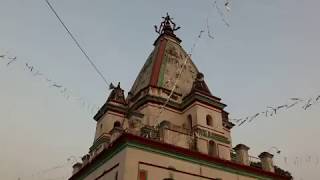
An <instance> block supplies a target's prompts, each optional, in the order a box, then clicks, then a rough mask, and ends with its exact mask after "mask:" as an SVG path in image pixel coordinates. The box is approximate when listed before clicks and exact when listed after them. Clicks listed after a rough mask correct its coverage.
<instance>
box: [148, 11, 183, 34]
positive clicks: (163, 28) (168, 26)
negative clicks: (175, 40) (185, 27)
mask: <svg viewBox="0 0 320 180" xmlns="http://www.w3.org/2000/svg"><path fill="white" fill-rule="evenodd" d="M162 19H163V21H162V22H161V23H160V26H159V28H158V26H157V25H154V28H155V31H156V32H157V33H158V34H160V35H161V34H168V35H174V31H176V30H178V29H180V26H178V27H176V23H174V22H173V21H172V20H173V18H171V17H170V15H169V13H167V16H166V17H162Z"/></svg>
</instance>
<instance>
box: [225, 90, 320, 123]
mask: <svg viewBox="0 0 320 180" xmlns="http://www.w3.org/2000/svg"><path fill="white" fill-rule="evenodd" d="M319 102H320V94H319V95H317V96H315V97H311V98H307V99H303V98H297V97H295V98H290V99H289V102H288V103H285V104H280V105H277V106H267V107H266V109H265V110H264V111H260V112H257V113H254V114H253V115H251V116H247V117H245V118H238V119H232V118H231V119H230V121H232V122H234V123H235V124H236V125H237V126H243V125H244V124H247V123H251V122H253V121H254V120H255V119H258V118H259V117H272V116H275V115H277V114H278V113H280V112H281V111H285V110H289V109H291V108H293V107H296V106H298V105H302V106H300V107H301V108H302V109H303V110H305V111H307V110H309V109H310V108H311V107H312V106H314V105H316V104H318V103H319Z"/></svg>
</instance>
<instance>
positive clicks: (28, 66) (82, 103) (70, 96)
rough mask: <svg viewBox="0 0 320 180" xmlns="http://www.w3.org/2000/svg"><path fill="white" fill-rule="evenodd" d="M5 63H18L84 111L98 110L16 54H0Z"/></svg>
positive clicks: (11, 64) (7, 65)
mask: <svg viewBox="0 0 320 180" xmlns="http://www.w3.org/2000/svg"><path fill="white" fill-rule="evenodd" d="M1 61H2V62H3V63H5V66H6V67H8V68H9V67H11V66H13V65H14V64H17V63H20V64H22V66H23V67H24V69H25V70H26V71H27V72H29V73H30V74H31V75H32V77H33V78H35V80H43V81H44V82H46V83H47V85H48V87H49V88H53V89H55V90H56V91H58V92H59V94H60V95H62V96H63V97H64V99H65V100H68V101H74V102H76V103H77V104H79V105H80V106H81V107H82V108H83V109H84V110H85V111H86V112H88V113H90V114H92V115H93V114H94V113H96V112H97V111H98V110H99V106H98V105H93V104H91V103H90V102H89V101H88V100H87V99H85V98H83V97H81V96H78V95H76V93H75V92H74V91H72V90H71V89H69V88H67V87H66V86H64V85H63V84H61V83H58V82H57V81H54V80H53V79H51V78H49V77H47V76H46V75H45V74H44V73H43V72H42V71H40V70H39V69H38V68H37V67H36V66H34V65H33V64H31V63H30V62H26V61H22V60H20V59H18V58H17V56H10V55H8V54H7V53H6V54H0V62H1Z"/></svg>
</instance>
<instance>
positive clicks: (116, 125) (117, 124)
mask: <svg viewBox="0 0 320 180" xmlns="http://www.w3.org/2000/svg"><path fill="white" fill-rule="evenodd" d="M120 126H121V123H120V122H119V121H116V122H114V123H113V128H115V127H120Z"/></svg>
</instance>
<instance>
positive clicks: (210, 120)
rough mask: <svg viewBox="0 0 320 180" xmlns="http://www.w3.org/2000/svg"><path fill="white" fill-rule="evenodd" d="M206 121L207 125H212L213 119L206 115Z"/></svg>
mask: <svg viewBox="0 0 320 180" xmlns="http://www.w3.org/2000/svg"><path fill="white" fill-rule="evenodd" d="M206 121H207V125H208V126H212V127H213V120H212V117H211V116H210V115H207V116H206Z"/></svg>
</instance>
